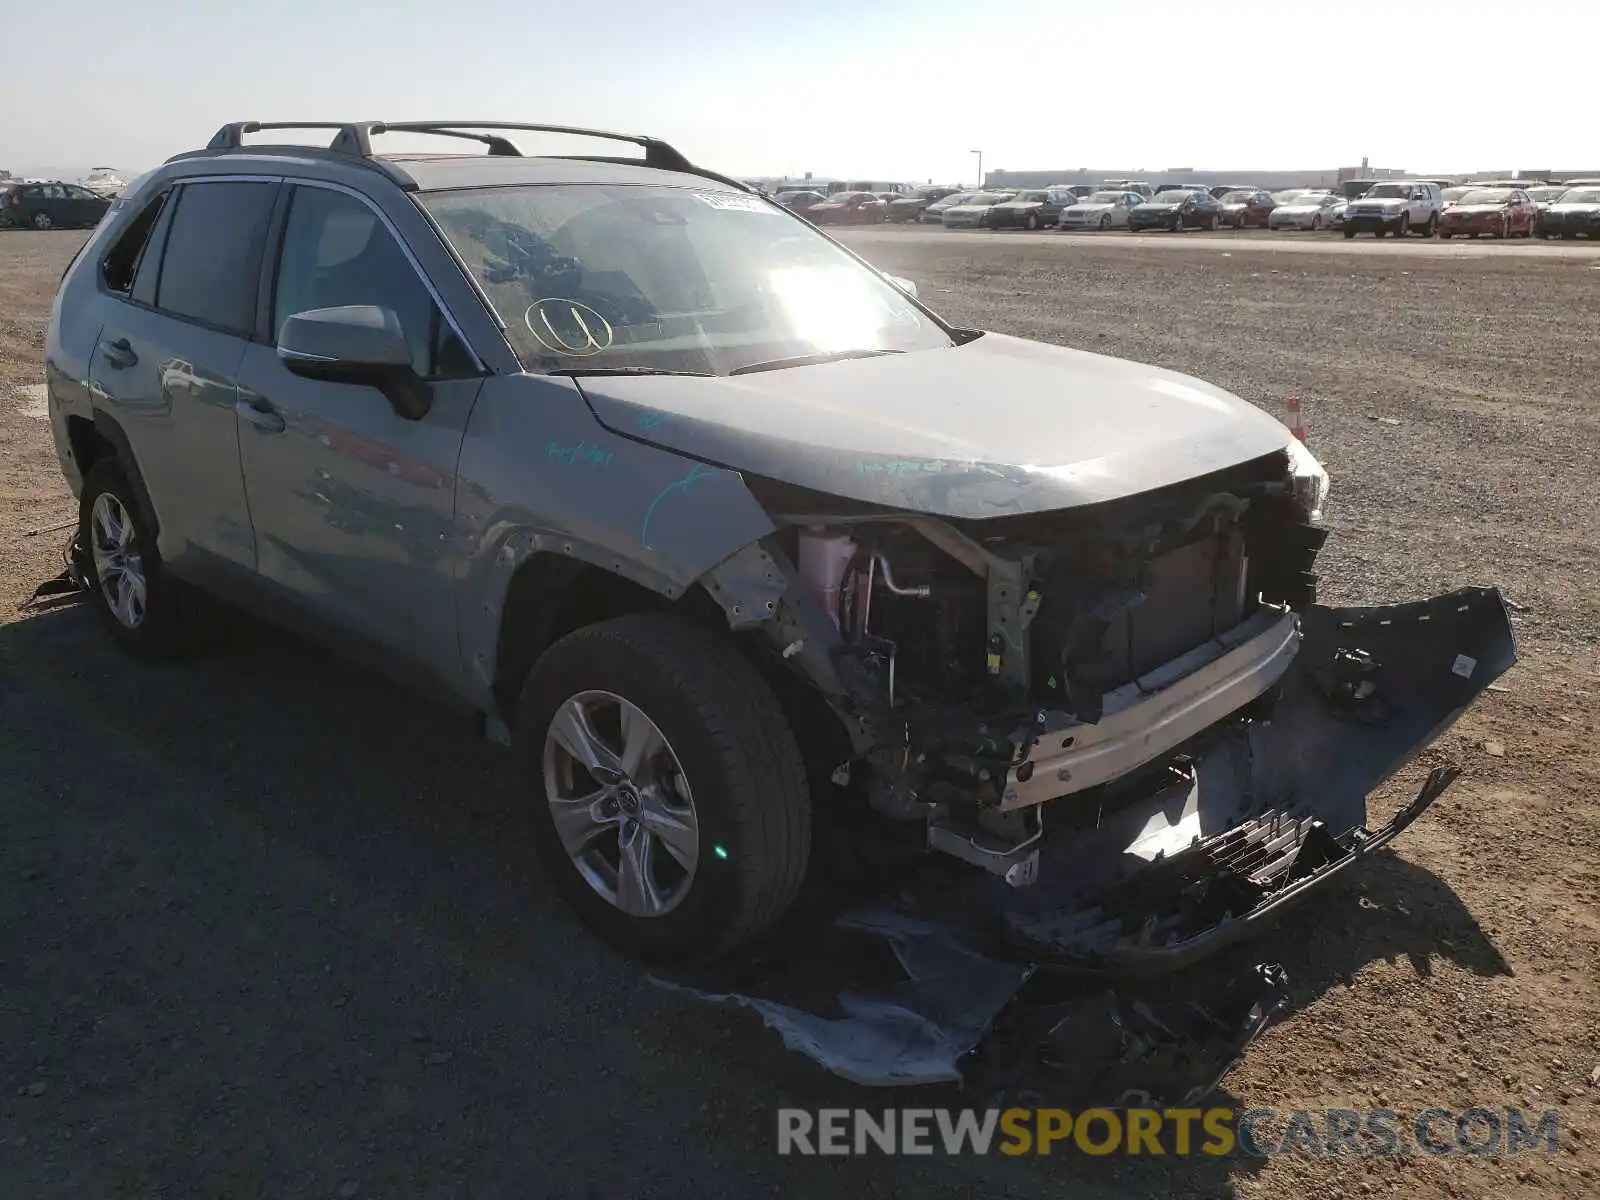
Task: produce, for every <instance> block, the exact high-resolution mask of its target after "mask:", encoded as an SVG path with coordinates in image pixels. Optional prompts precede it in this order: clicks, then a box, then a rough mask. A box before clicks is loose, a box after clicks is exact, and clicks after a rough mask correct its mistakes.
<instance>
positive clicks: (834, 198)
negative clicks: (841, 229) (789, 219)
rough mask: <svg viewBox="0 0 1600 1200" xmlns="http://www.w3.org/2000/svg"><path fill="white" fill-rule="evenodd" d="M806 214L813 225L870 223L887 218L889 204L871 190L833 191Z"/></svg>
mask: <svg viewBox="0 0 1600 1200" xmlns="http://www.w3.org/2000/svg"><path fill="white" fill-rule="evenodd" d="M806 216H807V217H809V218H810V219H811V222H812V224H814V225H871V224H874V223H875V222H878V221H886V220H888V218H889V204H888V202H887V201H885V200H882V199H880V198H879V197H877V196H874V195H873V194H872V193H871V192H835V193H834V194H833V195H831V196H829V197H828V199H827V200H826V201H825V202H824V203H822V204H818V205H816V206H814V207H813V208H812V209H811V211H810V212H808V213H806Z"/></svg>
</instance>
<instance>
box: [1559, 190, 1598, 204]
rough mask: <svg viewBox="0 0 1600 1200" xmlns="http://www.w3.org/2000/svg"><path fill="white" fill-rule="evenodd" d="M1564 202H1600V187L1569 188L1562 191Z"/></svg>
mask: <svg viewBox="0 0 1600 1200" xmlns="http://www.w3.org/2000/svg"><path fill="white" fill-rule="evenodd" d="M1561 203H1562V204H1600V188H1568V189H1567V190H1566V191H1564V192H1562V193H1561Z"/></svg>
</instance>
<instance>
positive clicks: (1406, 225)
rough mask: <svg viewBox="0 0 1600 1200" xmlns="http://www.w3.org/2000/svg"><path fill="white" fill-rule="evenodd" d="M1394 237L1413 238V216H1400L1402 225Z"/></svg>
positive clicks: (1396, 230) (1404, 214)
mask: <svg viewBox="0 0 1600 1200" xmlns="http://www.w3.org/2000/svg"><path fill="white" fill-rule="evenodd" d="M1394 235H1395V237H1410V236H1411V214H1410V213H1402V214H1401V216H1400V224H1399V226H1398V227H1397V228H1396V229H1395V231H1394Z"/></svg>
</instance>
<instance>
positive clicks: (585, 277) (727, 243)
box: [418, 184, 952, 375]
mask: <svg viewBox="0 0 1600 1200" xmlns="http://www.w3.org/2000/svg"><path fill="white" fill-rule="evenodd" d="M418 198H419V200H420V201H421V203H422V205H423V207H424V208H426V209H427V210H428V211H429V212H430V213H431V214H432V215H433V217H434V218H435V219H436V220H437V221H438V223H439V225H440V227H441V229H442V230H443V231H444V234H445V236H446V238H447V239H448V240H449V242H450V244H451V246H452V247H453V248H454V249H455V251H456V253H457V254H459V255H460V257H461V259H462V261H463V262H464V263H465V265H466V267H467V269H468V271H470V272H471V274H472V275H473V277H474V278H475V279H476V280H477V281H478V283H479V284H480V285H481V286H482V287H483V290H484V293H485V294H486V295H487V296H488V297H489V299H490V301H491V302H492V303H493V304H494V306H495V308H496V310H497V311H498V312H499V314H500V316H501V317H502V318H503V319H504V321H505V322H506V324H507V326H508V331H507V332H508V335H509V336H510V338H511V340H512V343H513V345H514V346H515V347H516V349H517V352H518V354H519V356H520V357H521V358H522V360H523V362H524V363H525V364H526V365H527V366H528V367H529V368H530V369H535V370H544V371H558V370H571V371H584V370H593V371H616V370H621V371H670V372H685V373H692V374H712V375H726V374H729V373H730V372H732V371H735V370H738V369H739V368H741V367H748V366H750V365H752V364H754V363H766V362H770V361H772V360H774V359H782V358H790V357H794V356H799V355H830V354H840V353H847V352H850V351H880V352H883V351H888V352H892V351H898V350H924V349H930V348H933V347H939V346H949V345H951V344H952V343H951V340H950V338H949V336H948V335H947V334H946V333H945V332H944V330H943V329H941V328H940V327H939V326H938V325H937V324H936V323H935V322H934V321H933V320H932V319H931V318H929V317H927V316H926V315H924V314H923V313H922V311H921V310H920V309H918V308H917V307H916V306H915V305H914V304H912V302H911V301H910V299H909V298H907V296H906V295H905V294H904V293H903V292H901V291H900V289H899V288H897V287H895V286H894V285H893V284H891V283H890V282H889V281H888V280H887V279H885V278H883V277H882V276H881V275H879V274H878V273H877V272H876V271H874V270H872V269H871V268H869V267H867V266H865V265H863V264H862V263H860V262H858V261H857V260H856V259H854V258H853V257H851V256H850V255H849V254H848V253H847V252H846V251H844V250H843V249H841V248H840V247H838V246H836V245H834V244H833V243H832V242H830V241H829V240H828V239H827V238H825V237H823V236H822V235H821V234H819V233H816V232H814V231H812V230H810V229H809V228H806V227H805V226H803V224H802V223H800V222H797V221H795V220H794V219H793V218H791V217H790V216H788V214H787V213H785V212H784V211H783V210H782V209H779V208H777V207H775V206H774V205H771V204H769V203H767V202H766V201H764V200H762V199H760V198H759V197H756V196H751V195H747V194H745V193H742V192H731V191H714V190H710V189H707V190H704V191H699V190H691V189H688V188H677V187H660V186H646V185H596V184H589V185H544V186H521V187H503V188H482V189H473V190H472V191H466V192H450V191H446V192H433V193H425V194H422V195H420V196H419V197H418Z"/></svg>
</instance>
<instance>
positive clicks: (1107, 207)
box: [1066, 204, 1116, 213]
mask: <svg viewBox="0 0 1600 1200" xmlns="http://www.w3.org/2000/svg"><path fill="white" fill-rule="evenodd" d="M1115 207H1116V205H1115V204H1069V205H1068V206H1067V209H1066V211H1067V212H1090V213H1103V212H1110V211H1111V210H1112V209H1113V208H1115Z"/></svg>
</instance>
